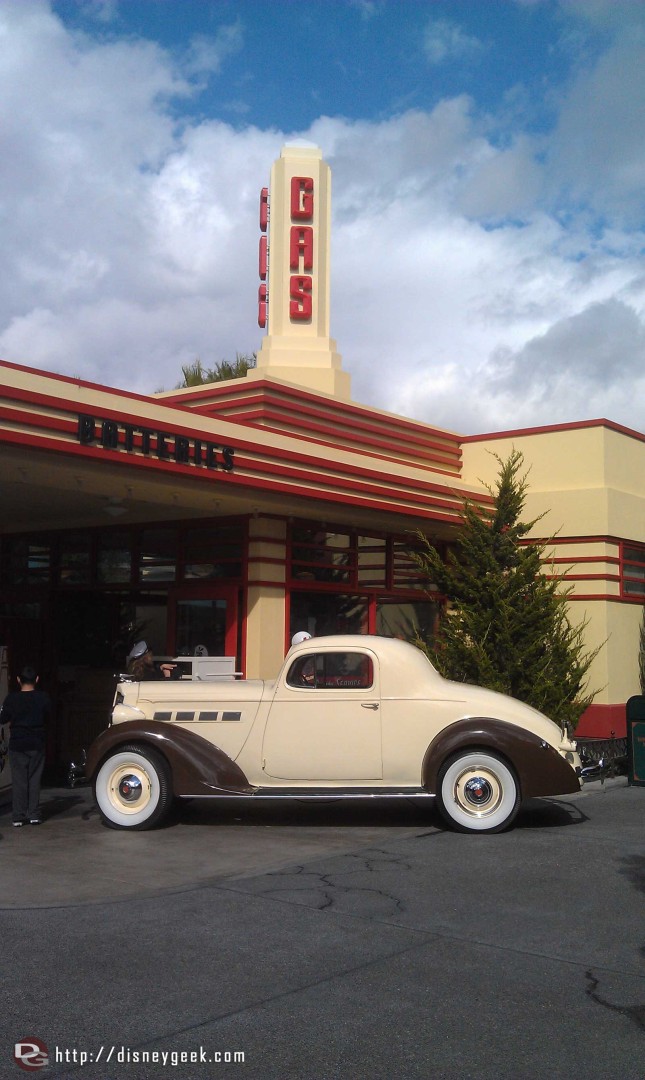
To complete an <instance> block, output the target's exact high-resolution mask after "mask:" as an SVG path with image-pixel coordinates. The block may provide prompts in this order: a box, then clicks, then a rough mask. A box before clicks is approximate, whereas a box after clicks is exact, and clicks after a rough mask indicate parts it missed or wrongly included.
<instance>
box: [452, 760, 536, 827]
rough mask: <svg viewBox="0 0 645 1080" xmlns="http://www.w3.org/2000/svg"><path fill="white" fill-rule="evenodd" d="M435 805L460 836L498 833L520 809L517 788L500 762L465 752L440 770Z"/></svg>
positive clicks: (510, 773)
mask: <svg viewBox="0 0 645 1080" xmlns="http://www.w3.org/2000/svg"><path fill="white" fill-rule="evenodd" d="M437 801H438V805H439V810H440V813H441V815H442V817H443V818H444V820H445V821H447V822H448V824H449V825H451V826H452V827H453V828H455V829H458V830H459V831H460V832H479V833H482V832H491V833H493V832H501V831H502V830H503V829H508V828H509V826H510V825H511V824H512V823H513V821H514V819H515V817H516V815H517V812H518V810H519V808H520V801H521V795H520V786H519V783H518V781H517V778H516V776H515V774H514V773H513V771H512V769H511V767H510V766H509V765H507V764H506V762H504V761H502V760H501V758H498V757H497V756H496V755H495V754H491V753H488V752H486V751H483V750H481V751H480V750H468V751H465V752H464V753H461V754H458V755H457V756H455V757H453V758H451V759H450V760H449V761H447V762H446V764H445V765H444V766H443V767H442V769H441V772H440V773H439V784H438V790H437Z"/></svg>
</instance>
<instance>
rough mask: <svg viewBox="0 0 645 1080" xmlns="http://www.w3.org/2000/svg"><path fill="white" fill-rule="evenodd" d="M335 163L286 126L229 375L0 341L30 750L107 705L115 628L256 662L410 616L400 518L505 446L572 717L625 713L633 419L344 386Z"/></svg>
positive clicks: (632, 605)
mask: <svg viewBox="0 0 645 1080" xmlns="http://www.w3.org/2000/svg"><path fill="white" fill-rule="evenodd" d="M330 209H331V177H330V170H329V167H328V165H327V164H326V163H325V162H324V160H323V158H322V155H321V153H320V151H319V150H317V149H315V148H302V147H285V148H283V150H282V153H281V156H280V158H279V159H278V160H277V161H276V162H275V163H274V165H273V169H272V172H271V181H270V186H269V187H268V188H265V189H262V194H261V210H260V248H259V271H260V286H259V294H258V318H259V323H260V326H261V327H263V328H265V329H267V331H268V332H267V333H265V335H264V336H263V339H262V345H261V348H260V349H259V351H258V356H257V366H256V367H255V368H252V369H251V370H250V371H249V372H248V375H247V376H246V377H245V378H242V379H235V380H231V381H228V382H222V383H211V384H207V385H204V386H199V387H193V388H188V389H182V390H174V391H170V392H165V393H158V394H151V395H149V396H144V395H140V394H133V393H130V392H128V391H125V390H118V389H114V388H111V387H107V386H99V385H95V384H91V383H88V382H84V381H82V380H78V379H72V378H69V377H65V376H61V375H56V374H52V373H48V372H45V371H38V370H34V369H32V368H30V367H28V366H19V365H15V364H9V363H0V442H1V443H2V454H1V456H0V485H1V491H2V511H3V512H2V522H1V528H0V545H1V546H0V580H1V584H2V590H1V593H0V645H4V646H6V647H7V650H8V658H9V667H10V671H13V672H14V673H15V671H16V669H17V668H19V666H20V665H21V664H22V663H24V662H25V661H26V660H35V661H36V662H37V663H38V664H39V665H40V668H41V670H42V674H43V685H46V686H47V689H49V691H50V692H51V693H52V696H53V697H54V699H55V703H56V724H55V727H54V730H53V732H52V735H51V745H50V747H49V758H50V760H51V761H52V762H60V763H62V762H64V761H66V760H69V758H70V757H72V756H74V755H75V754H77V753H78V751H79V749H80V748H81V747H83V746H86V745H88V744H89V742H90V741H91V740H92V739H93V738H94V736H95V735H96V734H97V733H98V732H99V731H100V730H102V728H103V727H104V726H105V724H106V719H107V715H108V710H109V705H110V702H111V697H112V693H113V688H114V674H115V672H118V671H119V670H121V669H122V667H123V663H124V658H125V655H126V653H127V651H128V649H129V647H130V645H131V644H132V642H133V641H134V640H137V639H139V638H145V639H146V640H147V641H148V642H149V643H150V645H151V646H152V647H153V649H154V651H155V652H156V653H157V654H158V655H166V656H176V655H179V654H182V655H192V654H194V653H195V651H196V650H197V651H201V652H207V653H208V654H209V655H211V656H228V657H231V658H234V667H235V670H237V671H240V672H242V673H243V674H244V675H246V676H247V677H249V678H257V677H266V678H270V677H272V676H273V675H274V674H275V672H276V671H277V670H278V667H279V665H280V664H281V661H282V658H283V657H284V654H285V652H286V650H287V648H288V645H289V641H290V637H291V635H292V634H293V633H294V632H295V631H296V630H308V631H310V632H311V633H312V634H316V635H322V634H327V633H334V632H349V633H378V634H386V635H396V636H401V637H409V636H411V635H412V633H413V632H414V629H415V627H419V628H421V629H422V630H426V631H431V630H432V627H433V626H435V625H436V620H437V619H438V617H439V614H440V610H441V597H440V596H439V595H438V594H433V593H432V592H430V593H428V592H426V591H425V589H424V585H423V583H422V582H421V581H420V580H419V577H418V571H417V568H416V566H415V564H414V562H413V561H412V559H411V558H410V554H409V549H410V545H411V543H412V542H413V537H414V534H415V533H416V531H417V530H421V531H423V532H424V533H425V534H426V535H427V536H428V537H430V538H431V539H432V541H433V542H434V543H435V544H436V545H438V546H440V547H441V546H444V547H445V546H446V545H448V544H449V543H450V540H451V537H452V536H453V535H454V532H455V529H456V527H458V525H459V522H460V513H461V508H462V506H463V501H464V499H468V500H470V501H471V502H473V503H475V504H476V505H480V506H482V507H484V506H486V505H489V504H490V501H491V498H490V495H489V492H488V490H487V487H486V484H494V482H495V477H496V475H497V470H498V463H497V460H496V458H495V457H494V456H493V455H491V453H489V451H491V450H492V451H494V453H495V454H497V455H499V456H501V457H506V456H508V454H509V452H510V451H511V450H512V449H513V448H514V449H517V450H520V451H521V452H522V454H523V455H524V461H525V466H526V468H527V469H530V473H529V490H528V497H527V506H526V516H527V517H528V518H530V519H533V518H537V517H539V515H541V514H542V513H543V512H545V511H548V517H546V518H543V519H542V520H540V521H539V522H538V523H537V525H536V527H535V530H536V536H537V537H539V538H540V539H547V538H549V537H550V538H551V539H550V540H549V544H548V551H549V555H550V563H549V566H546V567H545V572H551V573H557V574H564V575H565V576H566V583H567V585H568V586H569V587H570V588H571V593H570V595H569V597H568V599H567V604H568V606H569V616H570V618H571V619H572V621H577V620H580V621H585V622H586V624H587V625H586V629H585V640H586V644H587V647H588V648H589V649H593V648H595V647H596V646H597V645H600V644H602V643H604V645H603V648H602V649H601V650H600V652H599V653H598V656H597V657H596V659H595V660H594V664H593V668H592V671H591V688H592V689H595V690H597V691H598V692H597V696H596V698H595V700H594V703H593V704H592V706H591V707H590V708H589V709H588V710H587V712H586V713H585V715H584V716H583V718H582V721H581V724H580V727H579V733H581V734H585V735H590V736H593V735H598V736H603V737H607V736H609V735H610V733H611V732H612V731H613V732H615V734H616V735H617V736H623V735H624V734H625V702H626V700H627V698H629V697H630V696H632V695H633V694H636V693H638V692H639V677H638V658H639V627H640V622H641V617H642V612H643V604H644V603H645V528H644V522H645V435H643V434H641V433H639V432H636V431H632V430H629V429H626V428H624V427H621V426H620V425H618V424H614V423H612V422H611V421H609V420H589V421H585V422H580V423H571V424H564V425H558V426H551V427H542V428H534V429H524V430H520V431H505V432H494V433H489V434H485V435H477V436H461V435H459V434H457V433H453V432H448V431H444V430H440V429H438V428H436V427H433V426H431V425H429V424H425V423H420V422H418V421H413V420H409V419H406V418H405V417H400V416H396V415H393V414H391V413H388V412H385V411H383V410H379V409H374V408H370V407H367V406H364V405H360V404H358V403H356V402H354V401H352V399H351V384H350V375H349V373H348V372H347V371H345V370H344V369H343V366H342V360H341V357H340V354H339V353H338V351H337V347H336V342H335V341H334V340H333V339H332V338H330V336H329V332H330V311H329V277H330V261H329V259H330V218H331V215H330Z"/></svg>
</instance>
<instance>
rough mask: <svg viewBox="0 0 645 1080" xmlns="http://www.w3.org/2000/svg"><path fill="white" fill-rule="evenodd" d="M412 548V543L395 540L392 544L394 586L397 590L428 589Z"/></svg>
mask: <svg viewBox="0 0 645 1080" xmlns="http://www.w3.org/2000/svg"><path fill="white" fill-rule="evenodd" d="M410 547H411V542H410V541H404V540H394V541H393V543H392V586H393V588H395V589H424V588H425V589H427V588H428V586H427V583H426V582H425V581H424V580H423V576H422V574H421V571H420V570H419V567H418V566H417V564H416V563H415V562H414V559H413V558H412V556H411V554H410Z"/></svg>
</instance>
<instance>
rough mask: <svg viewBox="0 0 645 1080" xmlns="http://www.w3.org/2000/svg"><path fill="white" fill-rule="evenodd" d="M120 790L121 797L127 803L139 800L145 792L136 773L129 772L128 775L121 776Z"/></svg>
mask: <svg viewBox="0 0 645 1080" xmlns="http://www.w3.org/2000/svg"><path fill="white" fill-rule="evenodd" d="M118 790H119V795H120V797H121V798H122V799H123V801H124V802H127V803H133V802H138V800H139V799H140V798H141V795H142V794H143V786H142V784H141V781H140V779H139V777H138V776H135V775H134V773H128V775H127V776H124V777H122V778H121V780H120V782H119V789H118Z"/></svg>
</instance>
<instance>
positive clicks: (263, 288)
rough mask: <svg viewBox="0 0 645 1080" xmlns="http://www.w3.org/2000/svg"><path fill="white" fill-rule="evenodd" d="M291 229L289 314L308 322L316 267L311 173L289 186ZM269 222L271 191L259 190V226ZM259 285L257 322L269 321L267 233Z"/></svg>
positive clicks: (263, 238) (262, 243)
mask: <svg viewBox="0 0 645 1080" xmlns="http://www.w3.org/2000/svg"><path fill="white" fill-rule="evenodd" d="M290 217H291V228H290V231H289V270H290V271H291V272H292V273H291V276H290V278H289V318H290V319H291V321H292V322H307V321H308V320H309V319H311V313H312V288H313V277H312V273H313V268H314V227H313V221H314V181H313V178H312V177H311V176H294V177H292V180H291V190H290ZM268 223H269V191H268V188H262V191H261V192H260V229H261V231H262V232H263V233H266V231H267V227H268ZM258 270H259V275H260V282H261V284H260V287H259V289H258V325H259V326H260V327H261V329H264V328H265V327H266V325H267V308H268V299H269V296H268V287H267V276H268V271H269V249H268V243H267V237H266V235H264V236H261V237H260V249H259V257H258Z"/></svg>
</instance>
